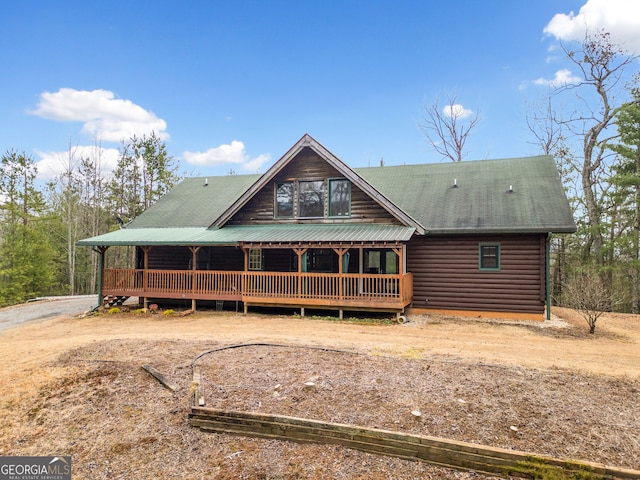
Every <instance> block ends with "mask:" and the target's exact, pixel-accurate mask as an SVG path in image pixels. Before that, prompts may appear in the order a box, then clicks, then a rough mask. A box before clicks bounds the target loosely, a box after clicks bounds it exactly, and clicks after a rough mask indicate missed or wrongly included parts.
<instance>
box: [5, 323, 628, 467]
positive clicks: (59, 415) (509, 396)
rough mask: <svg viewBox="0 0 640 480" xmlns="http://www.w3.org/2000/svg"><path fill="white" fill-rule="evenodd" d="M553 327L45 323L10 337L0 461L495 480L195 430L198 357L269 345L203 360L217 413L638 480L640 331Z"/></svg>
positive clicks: (614, 325) (624, 325)
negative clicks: (164, 379) (495, 450)
mask: <svg viewBox="0 0 640 480" xmlns="http://www.w3.org/2000/svg"><path fill="white" fill-rule="evenodd" d="M556 313H557V314H559V315H561V316H562V319H563V320H564V323H563V322H562V321H558V322H555V323H554V325H555V326H547V327H546V328H542V326H541V325H532V324H528V323H524V324H518V323H513V322H502V321H499V320H495V321H472V320H468V319H461V318H450V317H429V318H426V317H421V318H417V317H416V318H414V319H412V320H413V321H412V322H411V323H409V324H408V325H354V324H349V323H340V322H335V321H328V320H318V319H316V320H310V319H294V318H290V317H272V316H260V315H254V316H249V317H244V316H235V315H226V314H198V315H195V316H190V317H185V318H182V319H175V318H172V319H167V318H134V317H131V316H127V315H109V316H108V317H107V316H103V317H97V318H87V319H71V318H59V319H54V320H49V321H46V322H43V323H42V324H38V325H37V326H36V325H33V326H29V327H23V328H19V329H14V330H10V331H7V332H4V333H3V334H2V335H1V336H0V339H1V340H2V342H1V343H0V365H1V366H2V371H1V372H0V387H1V388H2V391H3V395H2V397H1V400H0V454H2V455H9V454H13V455H17V454H19V455H49V454H57V455H71V456H72V457H73V462H74V465H73V467H74V478H86V479H102V478H135V479H145V478H149V479H151V478H154V479H155V478H185V479H189V478H193V479H196V478H198V479H201V478H220V479H227V478H229V479H231V478H265V479H276V478H278V479H292V478H365V479H366V478H368V479H378V478H380V479H382V478H461V479H479V478H485V477H484V476H481V475H477V474H473V473H469V472H454V471H450V470H446V469H442V468H438V467H434V466H430V465H425V464H421V463H415V462H408V461H403V460H399V459H394V458H388V457H382V456H376V455H369V454H365V453H361V452H356V451H349V450H346V449H343V448H340V447H333V446H315V445H296V444H290V443H287V442H279V441H266V440H257V439H250V438H243V437H233V436H228V435H209V434H203V433H201V432H199V431H198V430H195V429H192V428H191V427H189V424H188V418H187V413H188V409H189V405H190V401H191V385H190V382H191V362H192V361H193V359H194V358H196V357H197V356H198V355H200V354H201V353H203V352H206V351H208V350H212V349H217V348H220V347H224V346H226V345H231V344H237V343H251V342H268V343H278V344H286V345H290V346H292V347H264V346H253V347H245V348H236V349H232V350H222V351H217V352H212V353H209V354H206V355H204V356H202V357H201V358H200V359H199V360H198V364H199V365H200V366H201V369H202V374H203V381H204V382H205V386H206V390H205V395H206V400H207V405H208V406H212V407H216V408H229V409H240V410H256V411H261V412H269V413H277V414H283V415H292V416H300V417H308V418H315V419H319V420H325V421H332V422H341V423H352V424H356V425H362V426H366V427H376V428H384V429H391V430H398V431H403V432H410V433H420V434H427V435H435V436H442V437H447V438H454V439H459V440H464V441H469V442H477V443H482V444H487V445H494V446H500V447H504V448H512V449H518V450H525V451H531V452H535V453H538V454H548V455H554V456H559V457H569V458H574V459H584V460H589V461H596V462H602V463H606V464H611V465H616V466H621V467H628V468H635V469H640V463H638V459H639V458H640V444H639V440H638V438H637V432H638V431H640V419H639V418H638V415H637V412H638V411H639V407H640V402H639V399H640V378H639V376H640V373H639V372H638V365H640V348H638V343H639V342H640V318H639V317H637V316H635V317H634V316H628V315H627V316H623V315H609V316H607V317H605V318H603V319H602V321H601V323H600V324H599V325H598V328H597V330H596V335H595V337H594V336H593V335H589V334H588V333H586V330H587V327H586V323H584V324H583V323H582V322H584V321H583V320H581V319H579V318H574V317H573V316H572V313H573V312H570V311H557V312H556ZM307 346H314V347H325V348H332V349H337V350H344V352H333V351H331V352H329V351H322V350H317V349H307V348H305V347H307ZM143 364H151V365H153V366H154V367H156V368H157V369H158V370H160V371H161V372H162V373H164V374H165V375H167V376H168V377H169V378H171V379H172V380H173V381H174V382H176V383H177V384H178V385H179V389H178V391H177V392H175V393H172V392H170V391H169V390H167V389H165V388H163V387H162V386H161V385H160V384H159V383H158V382H156V381H155V380H154V379H153V378H151V377H150V376H149V375H148V374H147V373H146V372H145V371H144V370H142V368H141V365H143ZM307 382H312V383H313V384H314V385H313V386H306V385H305V383H307ZM412 410H419V411H420V412H421V413H422V416H421V417H420V418H419V419H418V420H417V419H416V418H415V417H414V416H413V415H411V411H412ZM511 427H514V428H511Z"/></svg>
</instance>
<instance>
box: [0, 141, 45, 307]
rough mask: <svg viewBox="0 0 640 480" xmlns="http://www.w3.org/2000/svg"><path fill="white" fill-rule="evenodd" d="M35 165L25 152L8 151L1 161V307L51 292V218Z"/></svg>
mask: <svg viewBox="0 0 640 480" xmlns="http://www.w3.org/2000/svg"><path fill="white" fill-rule="evenodd" d="M36 172H37V170H36V165H35V162H34V160H33V158H31V157H29V156H27V155H26V154H24V153H20V154H19V153H17V152H15V151H9V152H7V153H6V154H5V155H4V156H3V157H2V161H1V163H0V216H1V218H2V224H1V230H0V306H3V305H10V304H14V303H19V302H23V301H25V300H27V299H29V298H32V297H37V296H40V295H46V294H50V293H52V292H53V290H54V285H55V272H56V258H55V251H54V250H53V248H52V246H51V241H50V237H49V233H50V231H51V218H50V217H49V216H48V215H47V212H46V209H45V202H44V197H43V195H42V193H41V192H40V191H38V190H37V189H36V187H35V178H36Z"/></svg>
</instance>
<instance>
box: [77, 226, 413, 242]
mask: <svg viewBox="0 0 640 480" xmlns="http://www.w3.org/2000/svg"><path fill="white" fill-rule="evenodd" d="M414 230H415V229H414V228H413V227H403V226H398V225H381V224H339V225H336V224H326V225H318V224H307V225H305V224H290V225H242V226H231V227H225V228H220V229H207V228H198V227H190V228H122V229H120V230H116V231H113V232H110V233H106V234H104V235H100V236H97V237H93V238H87V239H85V240H81V241H79V242H78V245H84V246H93V245H100V246H116V245H139V246H142V245H187V246H188V245H238V244H239V243H258V242H259V243H311V242H314V243H315V242H345V243H351V242H353V243H374V242H406V241H408V240H409V239H410V238H411V236H412V235H413V232H414Z"/></svg>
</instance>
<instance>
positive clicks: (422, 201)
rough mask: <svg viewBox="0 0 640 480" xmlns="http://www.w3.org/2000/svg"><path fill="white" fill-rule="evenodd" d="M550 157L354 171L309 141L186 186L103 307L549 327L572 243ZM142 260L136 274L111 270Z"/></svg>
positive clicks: (135, 233) (171, 199) (149, 216)
mask: <svg viewBox="0 0 640 480" xmlns="http://www.w3.org/2000/svg"><path fill="white" fill-rule="evenodd" d="M575 228H576V227H575V224H574V221H573V217H572V213H571V209H570V206H569V203H568V201H567V198H566V196H565V193H564V189H563V186H562V183H561V180H560V177H559V175H558V172H557V169H556V165H555V162H554V160H553V158H552V157H550V156H537V157H529V158H511V159H502V160H482V161H468V162H456V163H454V162H449V163H434V164H421V165H401V166H380V167H370V168H350V167H349V166H347V165H346V164H345V163H344V162H343V161H341V160H340V159H339V158H337V157H336V156H335V155H334V154H332V153H331V152H330V151H329V150H327V149H326V148H325V147H324V146H322V145H321V144H320V143H319V142H317V141H316V140H315V139H314V138H312V137H311V136H309V135H304V136H303V137H302V138H301V139H300V140H299V141H298V142H296V143H295V145H293V146H292V147H291V148H290V149H289V151H287V152H286V153H285V154H284V155H283V156H282V157H281V158H280V159H279V160H278V161H277V162H276V163H275V164H274V165H273V166H272V167H271V168H270V169H269V170H268V171H267V172H266V173H264V174H263V175H230V176H221V177H209V178H187V179H185V180H183V181H182V182H181V183H180V184H178V185H177V186H176V187H175V188H174V189H173V190H172V191H170V192H169V193H168V194H167V195H165V196H164V197H163V198H161V199H160V200H158V202H157V203H156V204H154V205H153V206H152V207H150V208H149V209H148V210H146V211H145V212H144V213H143V214H142V215H140V216H139V217H138V218H136V219H134V220H133V221H131V222H130V223H129V224H128V225H126V226H125V227H124V228H121V229H120V230H117V231H113V232H110V233H106V234H104V235H100V236H97V237H93V238H88V239H85V240H82V241H80V242H78V244H79V245H85V246H92V247H93V248H94V250H95V251H96V252H98V254H99V255H100V260H101V262H100V265H101V267H100V269H101V282H100V284H101V285H100V289H101V290H100V292H99V298H100V299H102V301H107V300H111V301H113V300H114V299H115V301H117V300H122V299H125V298H127V297H130V296H137V297H139V298H140V299H141V300H142V301H143V302H144V305H145V306H146V305H147V304H148V303H149V302H150V301H156V302H157V301H163V300H165V301H168V300H181V301H185V302H188V301H190V302H191V307H192V308H193V309H195V308H196V304H197V302H198V301H216V302H217V303H218V305H221V304H222V302H229V301H235V302H236V305H238V304H240V305H243V307H244V311H245V313H246V312H247V311H248V309H249V308H250V307H252V306H277V307H291V308H295V309H299V310H300V311H301V313H302V315H304V313H305V308H307V309H319V310H334V311H338V312H339V315H340V317H342V315H343V311H388V312H395V313H396V314H397V315H401V314H402V313H403V312H405V311H406V310H408V309H410V311H412V312H418V313H425V312H445V313H454V314H461V315H469V314H471V315H474V316H493V317H495V316H499V317H510V318H527V319H538V320H542V319H543V318H544V313H545V306H546V305H549V285H548V283H549V245H550V242H549V239H550V235H551V234H552V233H569V232H574V231H575ZM116 245H124V246H135V247H137V248H136V251H137V268H135V269H120V268H113V269H106V268H104V267H103V266H104V265H105V263H104V259H105V255H108V250H109V247H111V246H116Z"/></svg>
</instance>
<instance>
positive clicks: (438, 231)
mask: <svg viewBox="0 0 640 480" xmlns="http://www.w3.org/2000/svg"><path fill="white" fill-rule="evenodd" d="M575 232H576V228H575V227H536V228H522V227H520V228H432V229H430V230H429V232H428V234H429V235H472V234H514V233H539V234H548V233H575Z"/></svg>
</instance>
